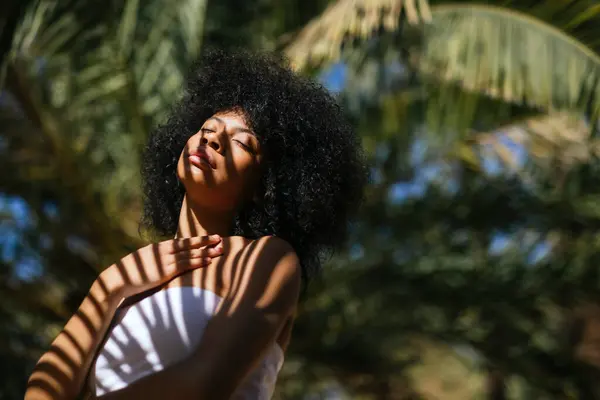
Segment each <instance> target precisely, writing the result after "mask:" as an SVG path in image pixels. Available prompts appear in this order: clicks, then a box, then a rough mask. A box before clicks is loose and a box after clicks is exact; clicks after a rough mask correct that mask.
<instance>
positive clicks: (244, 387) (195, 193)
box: [26, 52, 366, 399]
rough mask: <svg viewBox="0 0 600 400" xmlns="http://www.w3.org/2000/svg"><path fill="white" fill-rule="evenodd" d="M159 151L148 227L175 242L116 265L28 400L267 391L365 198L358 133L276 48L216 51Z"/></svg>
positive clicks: (153, 160)
mask: <svg viewBox="0 0 600 400" xmlns="http://www.w3.org/2000/svg"><path fill="white" fill-rule="evenodd" d="M145 154H146V157H145V160H144V167H143V177H144V189H145V200H146V203H145V214H144V220H143V223H144V225H145V226H146V227H148V228H151V229H152V230H153V231H155V232H157V233H158V234H160V235H161V236H163V237H171V238H172V237H174V236H175V239H170V240H166V241H163V242H160V243H158V244H152V245H149V246H146V247H144V248H142V249H140V250H138V251H136V252H134V253H132V254H130V255H128V256H126V257H124V258H123V259H121V260H120V261H119V262H117V263H116V264H114V265H112V266H110V267H108V268H107V269H106V270H105V271H104V272H102V274H101V275H100V276H99V277H98V279H97V280H96V281H95V282H94V284H93V285H92V287H91V289H90V292H89V295H88V296H87V297H86V299H84V301H83V303H82V304H81V306H80V308H79V309H78V311H77V312H76V313H75V315H74V316H73V317H72V318H71V319H70V320H69V322H68V323H67V325H66V326H65V328H64V330H63V331H62V332H61V333H60V334H59V336H58V337H57V338H56V339H55V341H54V342H53V343H52V347H51V349H50V350H49V351H48V352H47V353H45V354H44V355H43V356H42V357H41V359H40V361H39V362H38V364H37V366H36V368H35V370H34V372H33V374H32V375H31V378H30V380H29V384H28V389H27V393H26V398H27V399H38V398H40V399H41V398H52V399H73V398H76V397H77V396H78V395H79V394H80V393H82V392H83V391H84V390H85V389H86V388H90V389H91V391H92V393H93V395H94V396H97V397H101V398H103V399H191V398H195V399H230V398H233V399H269V398H270V397H271V396H272V393H273V389H274V386H275V381H276V377H277V374H278V372H279V370H280V368H281V366H282V363H283V357H284V353H285V350H286V348H287V345H288V342H289V340H290V334H291V328H292V323H293V318H294V313H295V307H296V304H297V302H298V298H299V293H300V291H301V287H302V285H306V283H307V282H308V281H309V279H310V278H311V277H312V276H313V275H314V274H315V273H317V272H318V271H319V268H320V260H321V259H322V257H323V256H324V255H327V254H328V253H329V252H330V251H331V250H334V249H335V248H336V247H338V246H339V245H341V244H342V243H343V242H344V240H345V233H346V228H347V222H348V219H349V218H350V217H351V215H352V213H353V212H354V211H356V209H357V207H358V204H359V202H360V200H361V198H362V192H363V187H364V184H365V182H366V168H365V166H364V161H363V157H362V152H361V147H360V144H359V140H358V139H357V137H356V136H355V134H354V132H353V130H352V129H351V127H350V125H349V124H348V122H347V121H346V119H345V118H344V115H343V113H342V111H341V110H340V108H339V107H338V106H337V104H336V102H335V101H334V99H333V98H332V96H331V95H330V94H329V93H328V92H327V91H326V90H325V89H323V88H322V87H321V86H320V85H318V84H317V83H315V82H313V81H311V80H308V79H305V78H302V77H299V76H296V75H294V74H293V73H292V72H291V71H290V70H289V69H288V68H287V67H286V66H285V64H284V63H282V62H281V61H280V60H278V59H277V58H275V57H274V56H271V55H264V54H248V53H245V52H237V53H223V52H213V53H210V54H207V55H206V56H205V57H204V58H203V59H202V60H201V66H200V67H199V69H197V70H196V72H195V73H194V74H193V75H192V77H191V79H190V80H189V82H188V86H187V90H186V92H185V95H184V96H183V99H182V100H181V102H180V103H179V105H178V106H177V107H176V108H175V109H174V111H173V113H172V115H171V117H170V118H169V120H168V121H167V123H166V124H165V125H163V126H161V127H160V128H159V129H157V131H156V132H155V133H154V134H153V135H152V136H151V138H150V141H149V144H148V146H147V148H146V153H145ZM209 264H210V265H209ZM203 267H204V268H203Z"/></svg>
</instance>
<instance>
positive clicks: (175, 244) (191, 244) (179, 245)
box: [163, 235, 222, 253]
mask: <svg viewBox="0 0 600 400" xmlns="http://www.w3.org/2000/svg"><path fill="white" fill-rule="evenodd" d="M221 240H222V239H221V236H219V235H210V236H194V237H190V238H182V239H172V240H167V241H165V242H163V243H164V244H165V246H167V250H169V251H171V252H173V253H175V252H178V251H183V250H189V249H193V248H199V247H204V246H210V245H215V244H217V243H220V242H221Z"/></svg>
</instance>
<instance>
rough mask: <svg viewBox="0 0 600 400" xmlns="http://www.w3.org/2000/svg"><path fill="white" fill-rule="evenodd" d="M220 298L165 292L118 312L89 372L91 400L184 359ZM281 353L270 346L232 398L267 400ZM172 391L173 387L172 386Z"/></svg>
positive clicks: (200, 292)
mask: <svg viewBox="0 0 600 400" xmlns="http://www.w3.org/2000/svg"><path fill="white" fill-rule="evenodd" d="M221 300H222V298H221V297H219V296H217V295H216V294H215V293H213V292H211V291H208V290H205V289H200V288H197V287H190V286H184V287H170V288H166V289H164V290H161V291H158V292H156V293H154V294H152V295H151V296H148V297H146V298H144V299H143V300H141V301H139V302H138V303H135V304H133V305H131V306H129V307H127V308H124V309H123V311H122V312H121V313H122V314H123V318H122V319H121V321H120V322H119V323H117V324H116V325H115V326H114V329H113V330H112V331H111V332H110V333H109V335H108V338H107V341H106V342H105V344H104V347H103V348H102V350H101V351H100V352H99V355H98V358H97V359H96V363H95V364H94V367H93V373H94V377H95V390H96V396H101V395H103V394H106V393H109V392H112V391H115V390H119V389H122V388H124V387H126V386H127V385H129V384H131V383H133V382H135V381H136V380H138V379H141V378H143V377H144V376H147V375H149V374H152V373H154V372H158V371H161V370H162V369H164V368H166V367H168V366H169V365H171V364H174V363H176V362H178V361H180V360H182V359H184V358H185V357H187V356H188V355H189V354H190V353H191V352H192V351H193V350H194V349H195V348H196V346H197V345H198V343H199V342H200V339H201V338H202V334H203V333H204V329H205V327H206V324H207V323H208V321H209V320H210V319H211V318H212V317H213V315H214V314H215V312H216V309H217V306H218V305H219V302H220V301H221ZM282 365H283V351H282V349H281V348H280V347H279V345H278V344H273V345H272V346H271V348H270V349H269V350H268V352H267V354H266V355H265V357H264V358H263V360H262V361H261V363H260V364H259V365H258V366H257V367H256V368H255V369H254V370H252V371H251V373H250V374H249V376H248V377H247V378H246V380H245V381H244V382H243V383H242V384H241V385H240V387H239V388H238V389H237V391H236V392H235V394H234V395H233V396H232V397H231V398H232V399H236V400H242V399H243V400H268V399H270V398H271V396H272V395H273V390H274V389H275V381H276V380H277V374H278V373H279V370H280V369H281V366H282ZM173 383H174V384H175V386H174V387H176V382H173Z"/></svg>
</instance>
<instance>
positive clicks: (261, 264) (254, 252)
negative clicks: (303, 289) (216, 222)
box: [231, 236, 301, 297]
mask: <svg viewBox="0 0 600 400" xmlns="http://www.w3.org/2000/svg"><path fill="white" fill-rule="evenodd" d="M231 240H232V241H236V240H239V239H237V238H235V237H233V238H231ZM236 247H237V246H236ZM235 258H236V261H235V262H234V264H235V267H234V270H235V271H234V273H233V276H232V278H233V281H232V283H233V287H232V289H233V291H232V293H235V292H237V293H239V291H238V290H236V288H239V289H240V290H242V289H243V290H244V291H247V292H253V291H255V290H260V291H261V292H262V293H263V294H264V295H266V294H267V293H270V294H271V295H273V296H276V297H281V296H284V297H285V296H292V297H295V296H296V293H297V292H299V288H300V281H301V267H300V260H299V259H298V256H297V254H296V252H295V251H294V248H293V247H292V246H291V245H290V244H289V243H288V242H287V241H286V240H283V239H281V238H279V237H276V236H264V237H261V238H259V239H256V240H248V239H246V240H245V243H244V245H243V246H242V247H241V248H239V251H238V252H237V254H236V256H235Z"/></svg>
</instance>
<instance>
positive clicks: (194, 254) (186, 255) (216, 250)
mask: <svg viewBox="0 0 600 400" xmlns="http://www.w3.org/2000/svg"><path fill="white" fill-rule="evenodd" d="M222 254H223V246H221V245H217V246H216V247H201V248H199V249H191V250H182V251H178V252H177V253H175V254H174V256H175V259H176V260H177V261H180V260H186V259H191V258H203V257H211V258H212V257H218V256H220V255H222Z"/></svg>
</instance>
